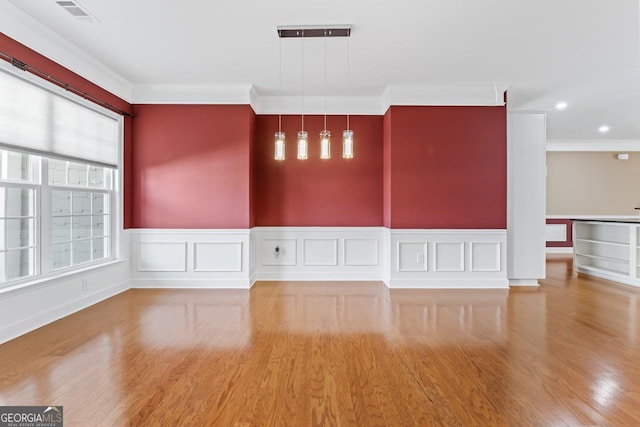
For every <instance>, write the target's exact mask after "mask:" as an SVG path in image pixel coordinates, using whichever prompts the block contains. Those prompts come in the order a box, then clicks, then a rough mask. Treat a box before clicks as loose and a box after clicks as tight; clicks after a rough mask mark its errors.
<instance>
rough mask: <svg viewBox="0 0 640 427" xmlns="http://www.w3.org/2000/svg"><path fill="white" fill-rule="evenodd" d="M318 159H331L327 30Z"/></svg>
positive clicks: (325, 33) (325, 34)
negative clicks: (322, 111) (328, 122)
mask: <svg viewBox="0 0 640 427" xmlns="http://www.w3.org/2000/svg"><path fill="white" fill-rule="evenodd" d="M320 158H321V159H330V158H331V132H329V131H328V130H327V30H324V127H323V128H322V132H320Z"/></svg>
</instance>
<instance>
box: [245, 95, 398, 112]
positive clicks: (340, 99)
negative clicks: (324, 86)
mask: <svg viewBox="0 0 640 427" xmlns="http://www.w3.org/2000/svg"><path fill="white" fill-rule="evenodd" d="M302 102H303V100H302V97H301V96H257V97H256V98H255V99H254V100H253V102H252V104H251V106H252V107H253V110H254V111H255V112H256V114H300V112H301V111H304V113H305V114H325V113H326V114H331V115H345V114H353V115H371V116H381V115H383V114H384V113H385V111H386V109H383V106H382V102H381V98H380V97H377V96H359V97H346V96H328V97H326V99H325V97H323V96H305V97H304V107H303V106H302Z"/></svg>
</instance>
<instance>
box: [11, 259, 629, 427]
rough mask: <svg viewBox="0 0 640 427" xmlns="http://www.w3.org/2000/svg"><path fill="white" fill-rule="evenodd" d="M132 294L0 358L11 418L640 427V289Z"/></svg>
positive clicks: (559, 279) (302, 288) (265, 289)
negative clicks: (25, 409)
mask: <svg viewBox="0 0 640 427" xmlns="http://www.w3.org/2000/svg"><path fill="white" fill-rule="evenodd" d="M547 270H548V273H547V277H548V279H546V280H545V281H544V282H543V285H542V286H541V287H540V288H538V289H521V290H518V289H512V290H510V291H495V290H487V291H468V290H452V291H444V290H431V291H429V290H389V289H387V288H386V287H385V286H384V285H383V284H382V283H374V282H341V283H337V282H331V283H322V282H318V283H308V282H307V283H291V282H288V283H284V282H262V283H257V284H256V285H255V286H254V287H253V288H252V289H251V291H235V290H130V291H127V292H125V293H123V294H121V295H118V296H116V297H114V298H111V299H109V300H107V301H105V302H103V303H100V304H97V305H95V306H92V307H90V308H88V309H86V310H83V311H81V312H79V313H77V314H75V315H72V316H69V317H67V318H65V319H62V320H60V321H58V322H55V323H53V324H51V325H48V326H46V327H43V328H41V329H39V330H37V331H34V332H32V333H30V334H27V335H25V336H23V337H20V338H18V339H16V340H13V341H11V342H9V343H6V344H4V345H2V346H0V405H63V406H64V415H65V426H126V425H131V426H208V425H216V426H218V425H219V426H437V425H443V426H458V425H459V426H475V425H478V426H500V425H509V426H543V425H554V426H556V425H615V426H618V425H620V426H622V425H640V352H639V350H640V347H639V340H640V337H639V330H640V315H639V314H638V312H639V310H638V305H639V304H638V301H639V297H640V291H639V290H636V289H634V288H629V287H625V286H621V285H616V284H613V283H612V282H607V281H604V280H599V279H594V278H590V277H588V276H579V277H578V276H576V274H575V273H574V272H573V271H572V265H571V258H570V257H567V256H553V257H550V258H548V262H547Z"/></svg>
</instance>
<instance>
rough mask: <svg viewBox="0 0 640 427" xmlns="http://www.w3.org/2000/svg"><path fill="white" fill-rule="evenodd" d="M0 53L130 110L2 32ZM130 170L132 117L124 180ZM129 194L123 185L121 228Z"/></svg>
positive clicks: (126, 129)
mask: <svg viewBox="0 0 640 427" xmlns="http://www.w3.org/2000/svg"><path fill="white" fill-rule="evenodd" d="M0 52H3V53H6V54H7V55H10V56H13V57H14V58H16V59H18V60H20V61H22V62H24V63H26V64H27V65H29V66H31V67H33V68H35V69H37V70H40V71H42V72H44V73H45V74H48V75H50V76H52V77H55V78H56V79H58V80H60V81H62V82H65V83H68V84H70V85H71V86H74V87H76V88H78V89H80V90H81V91H83V92H85V93H87V94H89V95H91V96H94V97H96V98H98V99H101V100H103V101H105V102H107V103H109V104H111V105H113V106H114V107H116V108H119V109H121V110H123V111H126V112H128V113H131V105H130V104H129V103H128V102H126V101H124V100H122V99H120V98H118V97H117V96H115V95H113V94H112V93H110V92H107V91H106V90H104V89H102V88H101V87H100V86H97V85H95V84H94V83H91V82H90V81H89V80H87V79H85V78H83V77H81V76H79V75H78V74H76V73H74V72H72V71H70V70H68V69H67V68H64V67H63V66H61V65H59V64H57V63H56V62H53V61H52V60H50V59H49V58H46V57H45V56H42V55H40V54H39V53H37V52H35V51H33V50H31V49H29V48H28V47H26V46H25V45H23V44H21V43H18V42H17V41H15V40H13V39H12V38H10V37H8V36H7V35H5V34H4V33H0ZM132 173H133V171H132V169H131V119H130V118H125V122H124V180H125V182H128V181H130V180H131V177H132ZM131 207H132V194H131V191H129V188H128V186H127V185H125V186H124V227H125V228H129V227H131Z"/></svg>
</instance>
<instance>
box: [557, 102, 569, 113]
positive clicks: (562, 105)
mask: <svg viewBox="0 0 640 427" xmlns="http://www.w3.org/2000/svg"><path fill="white" fill-rule="evenodd" d="M567 105H569V104H567V103H566V102H564V101H560V102H558V103H557V104H556V110H560V111H562V110H564V109H565V108H567Z"/></svg>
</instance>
